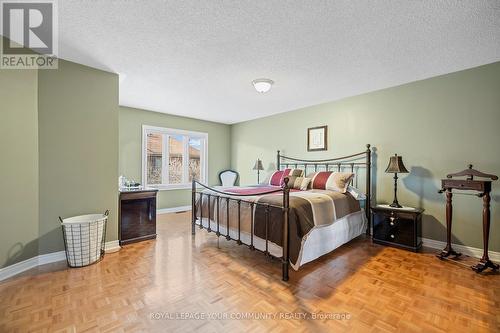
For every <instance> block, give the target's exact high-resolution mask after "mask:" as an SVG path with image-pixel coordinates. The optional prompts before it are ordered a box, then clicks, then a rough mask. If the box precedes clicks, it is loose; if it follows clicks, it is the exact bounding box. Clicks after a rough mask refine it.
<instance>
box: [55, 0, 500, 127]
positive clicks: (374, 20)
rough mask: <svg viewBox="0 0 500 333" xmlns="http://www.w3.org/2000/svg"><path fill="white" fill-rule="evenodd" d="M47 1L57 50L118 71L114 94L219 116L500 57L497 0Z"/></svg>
mask: <svg viewBox="0 0 500 333" xmlns="http://www.w3.org/2000/svg"><path fill="white" fill-rule="evenodd" d="M58 3H59V37H60V45H59V47H60V56H61V57H62V58H64V59H68V60H71V61H75V62H78V63H82V64H86V65H89V66H93V67H97V68H101V69H105V70H108V71H112V72H116V73H119V74H120V104H121V105H126V106H132V107H138V108H144V109H148V110H153V111H159V112H165V113H170V114H177V115H182V116H187V117H193V118H199V119H206V120H212V121H217V122H223V123H235V122H240V121H244V120H249V119H254V118H259V117H263V116H267V115H271V114H275V113H280V112H284V111H289V110H293V109H297V108H300V107H304V106H309V105H314V104H319V103H323V102H327V101H332V100H336V99H340V98H343V97H347V96H353V95H357V94H361V93H365V92H368V91H373V90H377V89H381V88H386V87H390V86H395V85H399V84H402V83H407V82H411V81H415V80H420V79H423V78H428V77H432V76H436V75H440V74H444V73H449V72H454V71H457V70H462V69H465V68H470V67H474V66H478V65H482V64H487V63H491V62H495V61H499V60H500V1H466V0H457V1H450V0H446V1H444V0H441V1H437V0H427V1H418V0H413V1H404V0H398V1H396V0H393V1H391V0H385V1H366V0H362V1H359V0H358V1H350V0H345V1H332V0H325V1H320V0H315V1H306V0H303V1H283V0H248V1H235V0H226V1H212V0H206V1H193V0H188V1H186V0H183V1H179V0H174V1H170V0H168V1H159V0H154V1H133V0H111V1H110V0H64V1H63V0H61V1H59V2H58ZM260 77H265V78H270V79H272V80H274V81H275V85H274V86H273V88H272V90H271V91H270V92H269V93H267V94H258V93H257V92H256V91H255V90H254V88H253V87H252V85H251V81H252V80H253V79H256V78H260Z"/></svg>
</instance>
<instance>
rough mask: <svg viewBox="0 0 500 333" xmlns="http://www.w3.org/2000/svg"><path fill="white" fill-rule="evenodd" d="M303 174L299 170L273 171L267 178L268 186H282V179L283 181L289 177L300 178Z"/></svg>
mask: <svg viewBox="0 0 500 333" xmlns="http://www.w3.org/2000/svg"><path fill="white" fill-rule="evenodd" d="M303 173H304V171H303V170H301V169H284V170H277V171H274V172H273V174H272V175H271V178H269V185H273V186H283V185H284V184H285V183H284V182H283V179H285V177H289V176H294V177H300V176H302V174H303Z"/></svg>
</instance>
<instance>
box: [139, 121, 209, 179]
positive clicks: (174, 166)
mask: <svg viewBox="0 0 500 333" xmlns="http://www.w3.org/2000/svg"><path fill="white" fill-rule="evenodd" d="M142 147H143V148H142V149H143V158H142V175H143V178H142V183H143V184H144V185H146V186H151V187H157V188H160V189H180V188H190V187H191V182H192V180H193V179H195V180H198V181H200V182H202V183H205V182H206V179H207V174H208V163H207V147H208V134H207V133H200V132H190V131H183V130H177V129H170V128H162V127H152V126H146V125H144V126H143V127H142Z"/></svg>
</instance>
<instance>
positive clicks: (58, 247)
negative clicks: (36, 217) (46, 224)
mask: <svg viewBox="0 0 500 333" xmlns="http://www.w3.org/2000/svg"><path fill="white" fill-rule="evenodd" d="M108 230H109V229H108ZM38 243H39V244H40V245H42V246H43V249H42V250H41V251H40V254H47V253H52V252H59V251H64V239H63V233H62V229H61V226H60V225H59V226H57V227H56V228H54V229H52V230H50V231H49V232H47V233H45V234H44V235H42V236H40V238H38Z"/></svg>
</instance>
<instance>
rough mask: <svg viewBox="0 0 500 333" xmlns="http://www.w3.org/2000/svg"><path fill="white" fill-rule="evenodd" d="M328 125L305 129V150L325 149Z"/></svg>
mask: <svg viewBox="0 0 500 333" xmlns="http://www.w3.org/2000/svg"><path fill="white" fill-rule="evenodd" d="M327 134H328V126H318V127H311V128H308V129H307V151H320V150H327V142H328V140H327V138H328V137H327Z"/></svg>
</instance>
